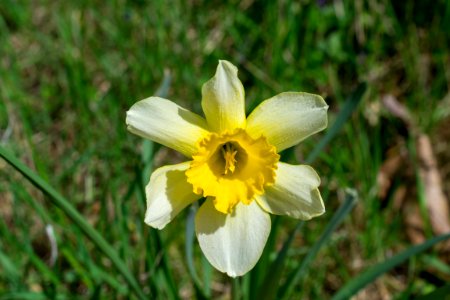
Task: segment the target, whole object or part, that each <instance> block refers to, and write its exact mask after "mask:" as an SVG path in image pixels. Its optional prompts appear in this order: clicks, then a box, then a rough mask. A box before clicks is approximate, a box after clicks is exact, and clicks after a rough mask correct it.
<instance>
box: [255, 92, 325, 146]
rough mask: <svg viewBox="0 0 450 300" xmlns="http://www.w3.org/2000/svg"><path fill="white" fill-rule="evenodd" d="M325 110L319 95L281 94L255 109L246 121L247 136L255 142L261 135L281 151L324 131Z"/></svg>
mask: <svg viewBox="0 0 450 300" xmlns="http://www.w3.org/2000/svg"><path fill="white" fill-rule="evenodd" d="M327 109H328V105H327V104H326V103H325V101H324V100H323V98H322V97H320V96H318V95H313V94H307V93H294V92H287V93H281V94H278V95H276V96H274V97H272V98H270V99H268V100H265V101H263V102H262V103H261V104H260V105H259V106H258V107H256V108H255V110H254V111H253V112H252V113H251V114H250V116H249V117H248V119H247V132H248V133H249V134H250V135H251V136H252V137H254V138H258V137H260V136H261V135H264V136H265V137H266V138H267V139H268V141H269V143H270V144H272V145H274V146H275V147H276V148H277V151H281V150H284V149H286V148H289V147H292V146H294V145H296V144H298V143H299V142H300V141H302V140H304V139H305V138H307V137H308V136H310V135H312V134H314V133H316V132H318V131H321V130H323V129H324V128H325V127H327V122H328V121H327Z"/></svg>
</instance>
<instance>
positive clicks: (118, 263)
mask: <svg viewBox="0 0 450 300" xmlns="http://www.w3.org/2000/svg"><path fill="white" fill-rule="evenodd" d="M0 157H2V158H3V159H5V160H6V161H7V162H8V163H9V164H10V165H11V166H13V167H14V168H15V169H16V170H17V171H19V172H20V173H21V174H22V175H23V176H24V177H25V178H26V179H28V180H29V181H30V182H31V183H32V184H33V185H34V186H35V187H37V188H38V189H39V190H41V191H42V192H43V193H44V194H46V195H48V196H49V197H48V199H49V200H50V201H51V202H52V203H53V204H54V205H56V206H57V207H59V208H60V209H61V210H62V211H63V212H64V213H65V214H66V215H67V216H68V217H69V218H70V219H71V220H72V221H73V222H74V224H75V225H77V226H78V227H79V228H80V229H81V231H82V232H83V233H84V234H85V235H86V236H87V237H88V238H89V239H90V240H91V241H92V242H93V243H94V244H95V245H96V246H97V247H98V248H99V249H100V250H101V251H102V252H103V253H104V254H105V255H106V256H107V257H108V258H109V259H110V260H111V262H112V263H113V264H114V266H115V267H116V268H117V270H119V272H120V273H122V275H123V277H124V278H125V280H126V281H127V283H128V284H129V285H130V287H131V288H132V290H133V291H134V293H135V294H136V296H138V298H140V299H145V298H146V297H145V295H144V293H143V292H142V290H141V289H140V287H139V285H138V283H137V281H136V279H135V278H134V277H133V275H132V274H131V272H130V271H129V270H128V268H127V266H126V265H125V263H124V262H123V261H122V260H121V259H120V257H119V255H118V254H117V252H116V251H115V250H114V248H113V247H112V246H111V245H110V244H109V243H108V242H107V241H106V240H105V239H104V238H103V237H102V236H101V234H100V233H99V232H98V231H97V230H95V229H94V228H93V227H92V226H91V225H90V224H89V223H88V222H87V221H86V219H85V218H83V216H82V215H80V213H79V212H78V211H77V210H76V209H75V208H74V207H73V206H72V205H71V204H70V202H69V201H68V200H67V199H65V198H64V197H63V196H62V195H61V194H59V193H58V192H57V191H56V190H55V189H54V188H53V187H52V186H51V185H49V184H48V183H47V182H46V181H44V180H43V179H42V178H41V177H40V176H39V175H37V174H36V173H34V172H33V171H32V170H31V169H30V168H28V167H27V166H26V165H25V164H23V163H22V162H21V161H19V160H18V159H17V158H16V157H14V156H13V155H12V154H10V153H8V152H7V151H6V150H5V149H4V148H3V147H2V146H0Z"/></svg>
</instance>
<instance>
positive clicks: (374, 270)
mask: <svg viewBox="0 0 450 300" xmlns="http://www.w3.org/2000/svg"><path fill="white" fill-rule="evenodd" d="M449 238H450V234H444V235H439V236H436V237H434V238H432V239H429V240H427V241H426V242H424V243H423V244H420V245H417V246H412V247H410V248H408V249H406V250H405V251H403V252H401V253H399V254H397V255H395V256H393V257H391V258H390V259H387V260H385V261H383V262H381V263H379V264H377V265H375V266H373V267H370V268H369V269H368V270H367V271H365V272H364V273H362V274H361V275H358V276H357V277H355V279H353V280H351V281H350V282H348V283H347V284H346V285H344V287H342V288H341V289H340V290H339V291H338V292H337V293H336V294H335V295H334V297H333V298H332V299H333V300H340V299H348V298H350V297H351V296H353V295H355V294H356V293H357V292H358V291H359V290H361V289H362V288H364V287H365V286H366V285H367V284H369V283H371V282H373V281H374V280H375V279H377V277H379V276H380V275H382V274H384V273H386V272H388V271H389V270H391V269H392V268H394V267H396V266H398V265H399V264H401V263H403V262H405V261H406V260H408V259H409V258H410V257H412V256H414V255H417V254H419V253H421V252H423V251H425V250H427V249H428V248H430V247H432V246H433V245H435V244H437V243H439V242H442V241H444V240H447V239H449ZM435 299H437V298H435Z"/></svg>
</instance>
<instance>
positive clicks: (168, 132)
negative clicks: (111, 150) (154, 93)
mask: <svg viewBox="0 0 450 300" xmlns="http://www.w3.org/2000/svg"><path fill="white" fill-rule="evenodd" d="M126 123H127V125H128V130H129V131H131V132H132V133H134V134H137V135H139V136H142V137H144V138H148V139H150V140H152V141H155V142H157V143H160V144H163V145H164V146H167V147H169V148H172V149H174V150H177V151H179V152H181V153H183V154H184V155H186V156H191V155H192V154H193V153H195V152H196V151H197V149H196V145H195V143H196V142H197V141H198V140H199V139H200V138H202V137H203V136H204V135H205V134H207V125H206V121H205V120H204V119H203V118H202V117H200V116H198V115H196V114H194V113H192V112H190V111H188V110H186V109H184V108H182V107H181V106H178V105H176V104H175V103H173V102H172V101H169V100H167V99H163V98H159V97H150V98H147V99H145V100H142V101H139V102H137V103H136V104H134V105H133V106H132V107H131V108H130V110H129V111H127V119H126Z"/></svg>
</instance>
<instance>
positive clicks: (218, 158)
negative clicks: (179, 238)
mask: <svg viewBox="0 0 450 300" xmlns="http://www.w3.org/2000/svg"><path fill="white" fill-rule="evenodd" d="M197 147H198V152H197V153H195V154H194V155H193V156H192V159H193V160H192V162H191V166H190V168H189V169H188V170H187V171H186V176H187V180H188V182H189V183H191V184H192V186H193V191H194V193H196V194H199V195H203V196H204V197H212V198H213V201H214V206H215V208H216V209H217V210H218V211H220V212H222V213H231V212H232V210H233V208H234V206H236V205H237V204H238V203H239V202H242V203H244V204H250V203H251V201H253V199H254V197H255V196H256V195H261V194H263V193H264V187H265V186H269V185H272V184H273V183H274V182H275V170H276V169H277V163H278V160H279V158H280V156H279V155H278V154H277V153H276V149H275V147H274V146H272V145H270V144H269V143H268V142H267V140H266V138H265V137H264V136H261V137H260V138H258V139H253V138H252V137H250V136H249V135H248V134H247V132H245V130H243V129H235V130H233V131H226V132H222V133H220V134H217V133H210V134H208V135H207V136H205V137H204V138H203V139H201V140H200V141H198V144H197Z"/></svg>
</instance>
